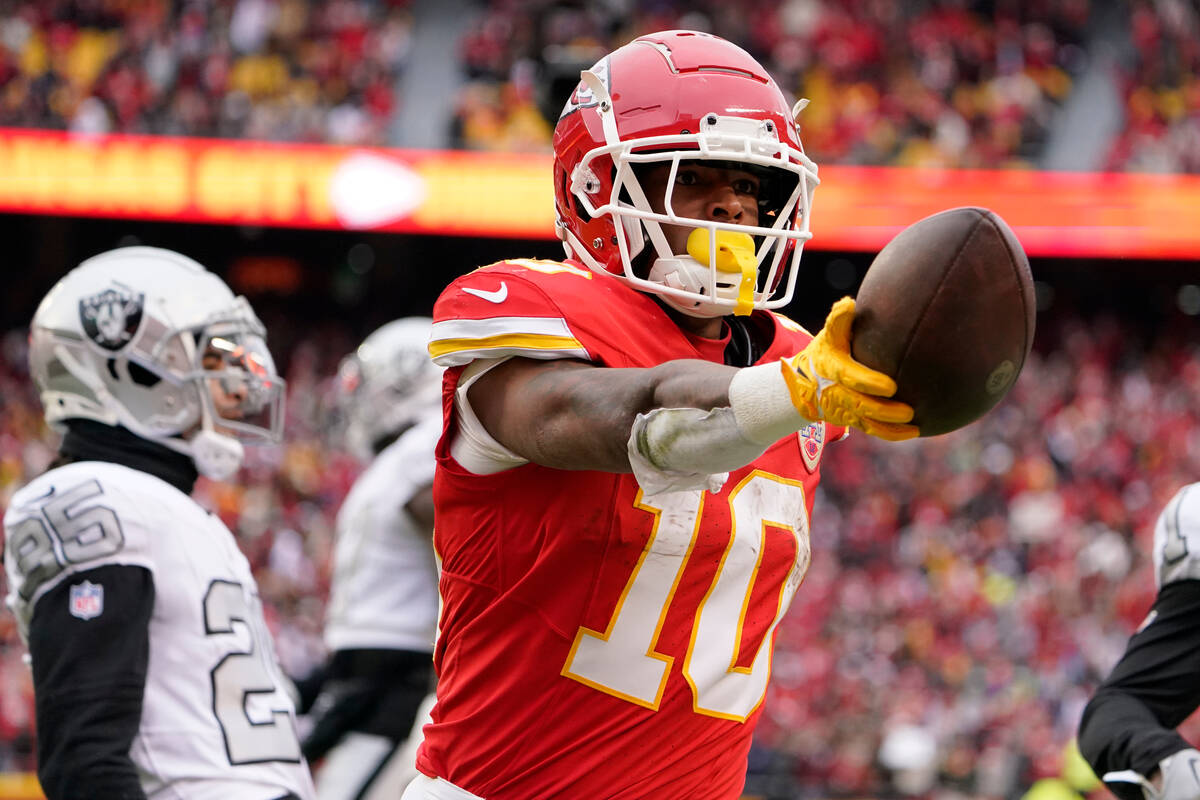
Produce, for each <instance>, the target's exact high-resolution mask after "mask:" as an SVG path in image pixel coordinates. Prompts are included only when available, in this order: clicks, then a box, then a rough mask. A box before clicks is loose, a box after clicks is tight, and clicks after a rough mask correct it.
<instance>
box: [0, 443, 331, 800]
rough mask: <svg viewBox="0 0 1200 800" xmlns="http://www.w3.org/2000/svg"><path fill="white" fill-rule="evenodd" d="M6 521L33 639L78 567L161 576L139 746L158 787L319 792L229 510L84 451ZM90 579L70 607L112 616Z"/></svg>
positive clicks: (212, 795)
mask: <svg viewBox="0 0 1200 800" xmlns="http://www.w3.org/2000/svg"><path fill="white" fill-rule="evenodd" d="M4 530H5V535H6V545H5V550H6V552H5V559H4V561H5V569H6V571H7V574H8V585H9V595H8V598H7V602H8V606H9V608H11V609H12V611H13V613H14V614H15V615H16V617H17V620H18V626H19V630H20V632H21V636H22V638H23V639H25V638H27V637H28V631H29V624H30V621H31V620H32V618H33V611H34V607H35V605H36V604H37V602H38V600H39V599H40V598H41V597H42V596H43V595H44V594H45V593H46V592H47V591H49V590H50V589H51V588H53V587H54V586H57V585H58V584H60V583H61V582H62V581H69V580H71V576H72V575H74V574H75V573H78V572H80V571H83V570H90V569H94V568H96V567H99V566H102V565H106V564H123V565H136V566H140V567H144V568H146V569H147V570H149V571H150V572H151V573H152V575H153V577H154V590H155V598H154V609H153V614H152V617H151V620H150V630H149V637H150V638H149V640H150V658H149V664H148V667H147V673H146V684H145V690H144V695H143V705H142V716H141V724H140V726H139V730H138V733H137V735H136V737H135V738H134V740H133V745H132V747H131V748H130V753H129V755H130V758H131V759H132V761H133V762H134V764H135V765H136V766H137V768H138V771H139V774H140V778H141V782H142V786H143V788H144V790H145V792H146V794H147V796H148V797H150V798H172V799H174V798H181V797H186V798H189V800H230V798H239V800H241V799H242V798H245V800H269V798H278V797H280V796H281V795H283V794H286V793H287V792H293V793H295V794H296V795H297V796H299V797H301V798H305V799H306V800H307V799H308V798H312V797H313V796H314V791H313V787H312V780H311V778H310V777H309V773H308V767H307V765H306V764H305V763H304V760H303V758H302V757H301V754H300V744H299V741H298V739H297V736H296V729H295V720H294V713H295V712H294V708H293V706H292V702H291V700H290V698H289V697H288V695H287V694H286V693H285V692H284V690H283V688H282V686H283V683H282V679H281V677H280V673H279V668H278V665H277V663H276V659H275V651H274V647H273V645H272V643H271V638H270V635H269V634H268V632H267V629H266V624H265V623H264V621H263V614H262V606H261V602H260V600H259V597H258V587H257V585H256V584H255V581H254V577H253V576H252V575H251V573H250V565H249V563H248V562H247V561H246V558H245V556H243V555H242V553H241V551H240V550H238V547H237V544H236V542H235V541H234V538H233V534H231V533H230V532H229V529H228V528H227V527H225V525H224V524H223V523H222V522H221V521H220V519H218V518H217V517H216V516H215V515H213V514H209V513H208V512H206V511H205V510H204V509H203V508H201V507H200V506H199V505H198V504H197V503H196V502H195V501H194V500H192V499H191V498H190V497H188V496H187V495H186V494H184V493H183V492H181V491H179V490H178V489H176V488H175V487H173V486H171V485H170V484H168V483H166V482H165V481H162V480H160V479H159V478H157V477H154V476H153V475H150V474H148V473H145V472H141V471H138V470H134V469H130V468H128V467H123V466H120V465H117V464H110V463H102V462H96V461H85V462H78V463H73V464H68V465H66V466H63V467H59V468H57V469H54V470H51V471H50V472H47V473H46V474H44V475H42V476H40V477H38V478H36V479H35V480H34V481H32V482H31V483H30V484H29V485H28V486H26V487H25V488H23V489H21V490H20V491H19V492H17V494H16V495H14V496H13V499H12V503H11V504H10V506H9V509H8V511H7V513H6V514H5V516H4ZM80 587H81V588H82V591H81V592H79V593H78V594H77V593H76V591H75V588H76V587H75V586H72V592H71V604H72V605H71V609H70V610H71V613H72V614H74V615H75V616H78V617H80V618H81V619H86V618H87V616H88V615H91V616H99V615H101V614H103V593H102V590H99V589H98V587H96V586H91V585H90V584H89V582H87V581H81V582H80ZM89 587H90V588H89ZM77 603H78V607H76V604H77Z"/></svg>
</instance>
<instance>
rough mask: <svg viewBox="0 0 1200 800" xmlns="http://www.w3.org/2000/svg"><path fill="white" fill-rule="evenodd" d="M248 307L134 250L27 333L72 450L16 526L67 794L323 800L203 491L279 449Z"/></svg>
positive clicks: (33, 644)
mask: <svg viewBox="0 0 1200 800" xmlns="http://www.w3.org/2000/svg"><path fill="white" fill-rule="evenodd" d="M265 335H266V333H265V331H264V330H263V326H262V323H261V322H259V320H258V318H257V317H256V316H255V314H254V311H253V310H252V309H251V308H250V305H249V304H248V303H247V302H246V300H245V298H243V297H234V295H233V293H232V292H231V291H230V290H229V288H228V287H227V286H226V285H225V284H224V283H223V282H222V281H221V280H220V278H218V277H216V276H215V275H213V274H211V273H209V272H207V271H206V270H205V269H204V267H202V266H201V265H200V264H198V263H196V262H195V261H193V260H191V259H190V258H186V257H184V256H182V255H180V254H178V253H174V252H171V251H169V250H160V249H157V248H150V247H127V248H121V249H118V250H112V251H109V252H106V253H102V254H100V255H98V256H95V257H94V258H91V259H88V260H87V261H85V262H83V263H82V264H80V265H79V266H78V267H77V268H75V269H74V270H72V271H71V272H70V273H68V274H67V275H66V276H64V277H63V278H62V279H61V280H60V281H59V282H58V283H57V284H55V286H54V287H53V288H52V289H51V290H50V292H49V294H47V295H46V297H45V299H43V300H42V302H41V305H39V306H38V309H37V312H36V313H35V314H34V317H33V322H32V325H31V330H30V341H29V360H30V372H31V374H32V376H33V378H34V381H35V382H36V384H37V387H38V389H39V391H40V392H41V400H42V404H43V406H44V407H45V413H46V420H47V422H49V423H50V424H51V425H53V426H54V427H56V428H59V429H60V430H62V431H63V432H64V436H63V440H62V445H61V447H60V449H59V457H58V459H57V460H56V461H55V463H54V464H53V465H52V466H51V468H50V469H49V470H48V471H47V472H46V473H44V474H43V475H41V476H39V477H37V478H35V479H34V480H33V481H32V482H30V483H29V484H28V485H27V486H25V487H24V488H22V489H21V490H20V491H18V492H17V493H16V494H15V495H14V496H13V498H12V502H11V503H10V505H9V508H8V511H7V513H6V514H5V516H4V532H5V558H4V563H5V568H6V570H7V573H8V585H9V588H10V594H9V596H8V605H9V608H11V609H12V611H13V612H14V613H15V614H16V617H17V622H18V627H19V630H20V632H21V636H22V638H23V639H24V640H25V642H26V644H27V645H28V647H29V653H30V656H31V657H32V667H33V686H34V695H35V704H36V710H37V729H38V736H37V740H38V744H37V760H38V778H39V780H40V781H41V785H42V788H43V790H44V791H45V793H46V796H47V797H48V798H49V800H78V799H79V798H85V797H86V798H89V800H108V799H109V798H113V799H115V798H122V800H126V799H127V798H128V799H133V798H145V797H187V798H196V799H197V800H205V798H211V799H212V800H228V798H234V797H236V798H239V800H240V799H241V798H245V800H276V799H277V798H280V799H282V798H288V799H289V800H307V799H308V798H312V797H313V788H312V780H311V778H310V777H309V774H308V767H307V765H306V764H305V762H304V758H303V756H302V755H301V752H300V742H299V739H298V738H297V735H296V730H295V721H294V718H293V709H292V702H291V700H290V699H289V697H288V695H287V694H286V693H285V691H284V690H283V683H282V678H281V674H280V672H279V669H278V666H277V664H276V660H275V654H274V649H273V646H272V643H271V640H270V637H269V634H268V632H267V629H266V625H265V623H264V622H263V615H262V608H261V603H260V600H259V596H258V590H257V587H256V585H255V581H254V578H253V577H252V575H251V573H250V567H249V564H248V563H247V561H246V559H245V557H244V556H243V555H242V554H241V552H240V551H239V550H238V548H237V544H236V543H235V541H234V538H233V536H232V534H231V533H230V532H229V529H228V528H226V527H225V526H224V525H223V524H222V523H221V521H220V520H219V519H218V518H217V517H216V516H214V515H212V514H210V513H207V512H206V511H205V510H204V509H203V508H201V507H200V506H199V505H198V504H197V503H196V502H195V501H193V500H192V499H191V497H189V493H190V492H191V490H192V486H193V483H194V482H195V480H196V478H197V473H198V472H199V473H201V474H204V475H206V476H209V477H212V478H215V479H219V480H224V479H228V478H230V477H232V476H233V474H234V473H235V472H236V470H237V468H238V466H239V465H240V463H241V461H242V456H243V449H242V447H243V446H242V442H243V441H249V442H273V441H278V439H279V437H280V433H281V428H282V423H283V415H282V404H283V381H282V380H281V379H280V377H279V376H278V375H277V374H276V371H275V365H274V362H273V361H272V358H271V354H270V352H269V351H268V350H267V347H266V343H265Z"/></svg>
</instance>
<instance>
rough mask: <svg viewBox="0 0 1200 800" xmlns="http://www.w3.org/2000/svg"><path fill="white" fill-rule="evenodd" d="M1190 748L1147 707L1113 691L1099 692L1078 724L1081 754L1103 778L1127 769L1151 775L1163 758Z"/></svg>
mask: <svg viewBox="0 0 1200 800" xmlns="http://www.w3.org/2000/svg"><path fill="white" fill-rule="evenodd" d="M1189 746H1190V745H1189V744H1188V743H1187V741H1186V740H1184V739H1183V737H1181V736H1180V735H1179V734H1177V733H1176V732H1175V731H1174V730H1172V729H1169V728H1165V727H1163V725H1162V724H1161V723H1160V722H1159V721H1158V719H1157V718H1156V717H1155V716H1154V713H1153V712H1152V711H1151V710H1150V709H1149V708H1147V707H1146V705H1145V704H1143V703H1142V702H1140V701H1139V700H1138V699H1137V698H1135V697H1133V696H1132V695H1129V694H1126V693H1124V692H1121V691H1118V690H1114V689H1102V690H1101V691H1099V692H1097V693H1096V696H1095V697H1093V698H1092V700H1091V701H1090V702H1089V703H1088V705H1087V707H1086V708H1085V709H1084V713H1083V718H1082V720H1081V722H1080V725H1079V751H1080V753H1082V755H1083V757H1084V758H1085V759H1086V760H1087V762H1088V763H1089V764H1090V765H1091V766H1092V769H1093V770H1094V771H1095V772H1096V774H1097V775H1100V776H1103V775H1104V774H1105V773H1108V772H1114V771H1120V770H1126V769H1132V770H1133V771H1135V772H1138V773H1141V774H1142V775H1147V776H1148V775H1150V774H1151V773H1152V772H1153V771H1154V770H1155V768H1157V766H1158V762H1159V761H1161V760H1162V759H1163V758H1165V757H1166V756H1169V755H1171V754H1172V753H1175V752H1178V751H1179V750H1182V749H1184V748H1186V747H1189ZM1120 788H1123V787H1120Z"/></svg>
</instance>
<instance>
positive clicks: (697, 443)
mask: <svg viewBox="0 0 1200 800" xmlns="http://www.w3.org/2000/svg"><path fill="white" fill-rule="evenodd" d="M793 111H794V110H793V109H792V108H790V107H789V106H788V105H787V104H786V102H785V100H784V98H783V95H782V93H781V92H780V91H779V89H778V87H777V86H776V85H775V83H774V82H773V81H772V80H771V78H770V77H769V76H768V75H767V73H766V72H765V71H764V70H763V68H762V67H761V66H760V65H759V64H758V63H757V62H756V61H755V60H754V59H753V58H751V57H750V56H749V55H748V54H746V53H745V52H744V51H743V50H741V49H740V48H738V47H736V46H734V45H732V44H730V43H729V42H726V41H724V40H722V39H719V38H717V37H714V36H709V35H706V34H702V33H694V32H690V31H670V32H665V33H658V34H652V35H648V36H643V37H640V38H639V39H637V40H635V41H634V42H632V43H631V44H629V45H627V46H625V47H622V48H621V49H619V50H617V51H615V52H614V53H612V54H611V55H609V56H607V57H606V58H604V59H603V60H602V61H601V62H600V63H598V64H597V65H596V66H595V67H593V68H592V69H591V70H590V71H587V72H585V73H584V74H583V82H582V83H581V84H580V86H579V87H578V88H577V89H576V90H575V92H574V93H573V94H572V96H571V98H570V99H569V101H568V102H567V105H566V108H565V109H564V111H563V115H562V117H561V119H560V120H559V122H558V125H557V128H556V131H555V140H554V152H555V156H554V188H555V200H556V209H557V215H558V232H559V235H560V237H561V238H562V240H563V241H564V244H565V246H566V250H567V253H568V258H567V259H566V260H565V261H563V262H552V261H535V260H525V259H516V260H512V261H506V262H502V263H499V264H494V265H492V266H490V267H486V268H483V269H480V270H476V271H475V272H472V273H470V274H469V275H466V276H464V277H462V278H460V279H458V280H457V281H455V282H454V283H453V284H451V286H450V287H449V288H448V289H447V290H446V291H445V292H443V294H442V296H441V297H440V298H439V300H438V302H437V305H436V306H435V309H434V326H433V336H432V339H431V342H430V353H431V354H432V355H433V356H434V358H435V360H436V361H437V362H438V363H440V364H442V365H444V366H446V367H448V370H447V372H446V379H445V383H444V398H445V399H444V402H445V417H446V427H445V432H444V434H443V436H442V439H441V441H440V442H439V445H438V468H437V473H436V477H435V480H434V497H435V500H436V505H437V513H438V522H437V528H436V532H435V536H434V544H435V548H436V550H437V552H438V554H439V556H440V557H441V559H442V561H441V564H442V578H441V584H440V589H441V598H442V603H443V611H442V615H441V618H440V623H439V625H440V631H439V637H438V641H437V645H436V647H435V651H434V658H435V662H436V665H437V672H438V691H437V705H436V706H435V708H434V710H433V713H432V723H431V724H430V725H428V726H426V728H425V742H424V744H423V745H422V748H421V750H420V752H419V754H418V760H417V766H418V769H419V770H420V771H421V772H422V776H419V777H418V778H416V779H415V780H414V782H413V783H412V784H411V785H410V787H409V789H408V790H407V792H406V794H405V800H420V799H421V798H429V799H431V800H432V799H433V798H468V799H469V798H486V800H517V799H518V798H519V799H520V800H541V799H544V798H566V797H571V798H584V797H587V798H600V797H603V798H665V797H669V798H672V800H689V799H695V800H701V799H702V800H722V798H736V797H737V796H738V795H739V794H740V792H741V788H742V785H743V782H744V776H745V771H746V756H747V751H748V749H749V746H750V739H751V734H752V731H753V729H754V726H755V724H756V722H757V720H758V718H759V714H760V710H761V704H762V701H763V697H764V695H765V692H766V685H767V680H768V677H769V674H770V669H771V650H772V641H773V637H774V632H775V627H776V625H777V623H778V622H779V619H780V617H781V616H782V615H783V613H784V612H785V611H786V610H787V607H788V604H789V603H790V601H791V598H792V595H793V593H794V592H795V591H796V589H797V587H798V586H799V584H800V582H801V580H802V579H803V577H804V574H805V571H806V569H807V567H808V561H809V552H810V548H809V516H810V513H811V509H812V502H813V493H814V491H815V488H816V485H817V481H818V478H819V474H820V464H821V454H822V452H823V449H824V447H825V446H826V444H827V443H828V442H830V441H832V440H834V439H837V438H839V437H840V436H841V435H842V433H843V431H844V426H847V425H852V426H855V427H858V428H861V429H863V430H864V431H867V432H868V433H872V434H875V435H878V436H881V437H883V438H887V439H904V438H909V437H911V436H915V435H917V433H918V431H917V429H916V428H915V427H913V426H912V425H911V424H908V421H909V420H910V419H911V416H912V409H911V408H909V407H908V406H907V405H904V404H902V403H899V402H896V401H893V400H889V399H886V398H887V396H889V395H891V394H892V393H894V391H895V385H894V382H893V381H891V379H889V378H888V377H887V376H884V375H881V374H879V373H876V372H873V371H871V370H869V369H867V368H865V367H863V366H862V365H860V364H857V363H856V362H854V361H853V360H852V359H851V357H850V355H849V344H850V325H851V322H852V320H853V314H854V304H853V300H850V299H844V300H842V301H839V303H838V304H837V305H836V306H835V308H834V310H833V311H832V313H831V314H830V316H829V319H828V321H827V323H826V326H825V328H824V330H822V331H821V332H820V333H819V334H818V335H817V336H816V337H815V338H814V337H811V336H810V335H809V334H807V333H805V332H804V331H803V330H801V329H800V328H799V326H797V325H796V324H794V323H792V322H791V321H789V320H788V319H786V318H785V317H783V316H781V315H779V314H776V313H773V312H771V311H770V309H772V308H776V307H778V306H780V305H782V304H784V303H787V302H788V301H789V300H790V299H791V297H792V293H793V289H794V286H795V283H796V272H795V270H796V268H797V264H798V260H799V255H800V249H801V246H802V245H803V243H804V241H805V240H806V239H808V238H809V233H808V220H809V209H810V203H811V198H812V191H813V188H814V187H815V185H816V182H817V174H816V167H815V165H813V164H812V162H811V161H810V160H809V159H808V158H807V157H806V156H805V155H804V153H803V151H802V149H801V145H800V140H799V135H798V131H797V127H796V123H795V120H794V114H793Z"/></svg>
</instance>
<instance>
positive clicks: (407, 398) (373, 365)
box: [338, 317, 442, 460]
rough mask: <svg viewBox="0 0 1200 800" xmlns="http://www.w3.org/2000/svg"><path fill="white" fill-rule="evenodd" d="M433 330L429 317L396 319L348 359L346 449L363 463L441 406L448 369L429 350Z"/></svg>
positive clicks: (342, 383) (341, 398) (341, 372)
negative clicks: (444, 374) (391, 438)
mask: <svg viewBox="0 0 1200 800" xmlns="http://www.w3.org/2000/svg"><path fill="white" fill-rule="evenodd" d="M432 327H433V320H432V319H430V318H429V317H405V318H404V319H397V320H393V321H392V322H389V323H387V324H386V325H384V326H382V327H381V328H379V329H378V330H376V331H375V332H374V333H372V334H371V335H370V336H368V337H367V338H366V339H364V340H363V343H362V344H360V345H359V346H358V348H357V349H356V350H355V351H354V352H353V353H351V354H350V355H348V356H346V357H345V358H344V359H342V363H341V365H340V366H339V367H338V390H339V391H338V405H339V408H340V410H341V415H342V418H343V420H344V424H345V437H346V446H347V448H348V449H349V450H350V451H351V452H352V453H354V454H355V455H356V456H358V457H359V458H360V459H363V460H369V459H370V458H371V456H372V455H373V454H374V448H375V445H376V444H377V443H378V442H379V441H381V440H383V439H386V438H387V437H389V436H395V435H396V434H398V433H400V432H402V431H403V430H405V429H406V428H408V427H409V426H411V425H414V424H416V423H417V422H418V421H420V420H421V419H423V418H424V417H425V416H426V415H429V414H433V413H435V412H437V410H438V409H439V408H440V406H441V397H442V381H441V377H442V370H441V369H440V368H439V367H437V366H436V365H435V364H434V363H433V362H432V361H431V360H430V359H429V352H428V350H427V347H428V346H429V336H430V332H431V330H432Z"/></svg>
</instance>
